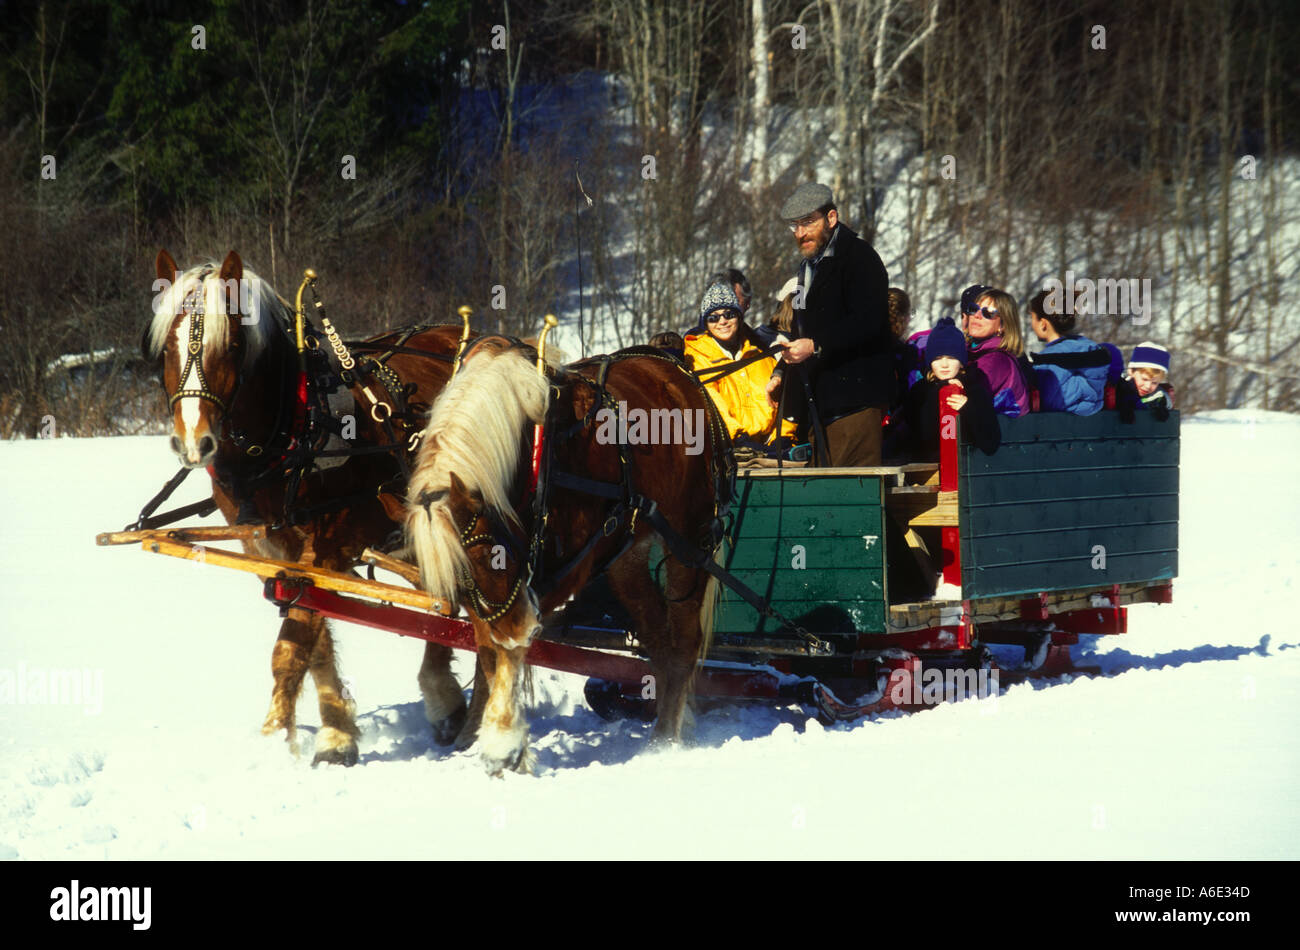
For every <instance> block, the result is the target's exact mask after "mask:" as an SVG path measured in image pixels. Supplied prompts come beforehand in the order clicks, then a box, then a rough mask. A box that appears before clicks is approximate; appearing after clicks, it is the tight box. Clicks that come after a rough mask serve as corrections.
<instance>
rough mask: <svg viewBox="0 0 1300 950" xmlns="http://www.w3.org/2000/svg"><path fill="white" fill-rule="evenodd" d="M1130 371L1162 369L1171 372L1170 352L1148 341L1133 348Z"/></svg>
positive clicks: (1129, 362)
mask: <svg viewBox="0 0 1300 950" xmlns="http://www.w3.org/2000/svg"><path fill="white" fill-rule="evenodd" d="M1128 365H1129V369H1133V368H1134V367H1137V368H1139V369H1162V370H1164V371H1165V372H1166V373H1168V372H1169V351H1168V350H1166V349H1165V348H1164V347H1163V346H1161V345H1160V344H1159V343H1152V342H1151V341H1150V340H1147V341H1145V342H1143V343H1139V344H1138V345H1137V346H1135V347H1133V355H1132V356H1131V357H1129V361H1128Z"/></svg>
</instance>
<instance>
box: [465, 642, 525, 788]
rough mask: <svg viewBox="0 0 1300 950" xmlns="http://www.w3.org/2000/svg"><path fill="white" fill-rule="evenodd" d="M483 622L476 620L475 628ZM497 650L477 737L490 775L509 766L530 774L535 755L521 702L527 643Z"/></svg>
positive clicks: (500, 647) (498, 773)
mask: <svg viewBox="0 0 1300 950" xmlns="http://www.w3.org/2000/svg"><path fill="white" fill-rule="evenodd" d="M481 625H482V621H479V620H477V619H476V620H475V622H474V626H475V629H476V631H477V630H478V628H479V627H480V626H481ZM483 632H486V631H483ZM480 642H481V640H480ZM494 646H495V645H494ZM494 652H495V653H496V666H495V669H494V675H493V676H492V688H491V691H490V694H489V696H488V700H487V704H486V706H485V707H484V709H483V724H482V727H481V728H480V729H479V736H478V745H479V750H480V752H481V754H482V756H483V764H484V766H485V767H486V768H487V770H488V774H489V775H500V774H501V773H502V772H504V771H505V770H506V769H513V770H514V771H516V772H523V773H524V774H531V773H532V771H533V767H534V765H535V764H536V757H535V756H534V755H533V753H532V752H531V751H530V750H529V748H528V719H527V717H526V716H525V715H524V709H523V705H522V703H520V701H519V695H520V686H521V685H522V680H523V673H524V668H525V663H524V657H525V656H527V654H528V645H527V644H526V643H525V644H524V645H522V646H514V645H510V646H495V651H494Z"/></svg>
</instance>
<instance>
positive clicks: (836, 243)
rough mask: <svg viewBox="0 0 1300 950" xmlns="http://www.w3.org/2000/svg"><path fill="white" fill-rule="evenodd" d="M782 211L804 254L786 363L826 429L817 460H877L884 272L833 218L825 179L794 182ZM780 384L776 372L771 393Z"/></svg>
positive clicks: (884, 342) (886, 352) (887, 341)
mask: <svg viewBox="0 0 1300 950" xmlns="http://www.w3.org/2000/svg"><path fill="white" fill-rule="evenodd" d="M781 217H782V218H784V219H785V220H786V221H787V222H788V224H789V226H790V230H791V232H793V234H794V238H795V243H796V244H797V245H798V248H799V255H800V257H801V258H802V261H801V263H800V267H799V285H800V287H801V292H800V293H797V294H796V297H795V311H794V339H793V340H792V341H791V343H790V344H789V346H788V347H787V348H786V350H785V362H786V363H788V364H791V366H792V367H796V368H797V370H799V371H802V372H803V373H805V374H806V378H807V381H808V383H809V384H810V386H811V389H812V394H813V402H814V403H815V404H816V407H817V415H818V418H819V419H820V421H821V428H822V431H823V432H824V434H825V445H824V446H823V447H822V449H821V450H820V451H819V452H818V454H819V456H820V457H821V462H822V464H823V465H833V466H860V465H879V464H880V460H881V451H880V445H881V420H882V419H883V417H884V414H885V412H887V411H888V409H889V405H890V403H891V401H892V400H893V397H894V372H893V363H892V355H891V353H892V349H891V347H892V343H893V339H892V337H891V335H890V330H889V274H888V272H886V270H885V265H884V263H883V262H882V261H881V260H880V255H878V254H877V253H876V252H875V249H874V248H872V246H871V245H870V244H868V243H867V242H866V241H864V240H862V238H860V237H858V235H857V234H855V233H854V232H853V231H851V230H850V229H849V228H848V227H847V226H846V225H844V224H843V223H842V222H841V221H840V220H839V213H838V212H837V211H836V208H835V199H834V196H833V195H832V194H831V190H830V189H829V188H827V187H826V186H825V185H821V184H815V183H812V182H809V183H806V184H803V185H800V186H799V187H798V188H797V189H795V192H794V194H792V195H791V196H790V197H789V198H788V199H786V202H785V204H784V205H782V206H781ZM801 297H802V300H801V299H800V298H801ZM801 303H802V307H801V306H800V304H801ZM779 385H780V378H779V375H778V376H774V378H773V380H772V382H771V383H769V385H768V392H769V395H770V394H771V393H774V392H775V391H776V388H777V386H779ZM792 397H793V398H798V397H799V392H798V389H797V388H796V389H794V390H793V391H792V392H791V393H790V394H789V395H787V397H786V398H787V400H789V399H790V398H792Z"/></svg>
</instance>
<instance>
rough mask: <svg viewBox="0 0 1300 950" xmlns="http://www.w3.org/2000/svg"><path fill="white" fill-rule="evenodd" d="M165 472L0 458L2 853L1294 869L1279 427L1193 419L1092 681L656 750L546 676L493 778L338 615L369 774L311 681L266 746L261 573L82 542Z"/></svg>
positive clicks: (406, 662)
mask: <svg viewBox="0 0 1300 950" xmlns="http://www.w3.org/2000/svg"><path fill="white" fill-rule="evenodd" d="M170 459H171V456H170V453H169V452H168V450H167V447H166V443H165V440H164V439H162V438H160V437H142V438H120V439H84V440H82V439H66V440H58V441H29V442H12V443H5V444H0V472H2V473H3V484H4V491H3V493H2V494H0V857H4V858H18V859H96V858H112V859H133V858H309V859H332V858H369V859H377V858H437V859H449V858H466V857H472V858H499V857H540V858H546V857H573V858H579V857H581V858H664V857H686V858H694V857H700V858H705V857H747V858H776V857H835V858H865V859H872V860H878V859H916V858H925V859H941V858H989V857H993V858H1015V857H1023V858H1085V859H1086V858H1101V859H1110V858H1205V859H1215V858H1230V857H1246V858H1296V857H1300V807H1298V806H1300V792H1297V788H1298V787H1300V782H1298V781H1297V779H1300V767H1298V765H1300V762H1298V760H1297V752H1296V749H1297V743H1298V741H1300V740H1297V736H1300V704H1298V703H1297V696H1298V695H1300V649H1297V647H1300V632H1298V631H1297V630H1296V628H1294V627H1293V626H1291V624H1292V621H1291V620H1290V619H1289V618H1290V616H1291V614H1292V612H1293V611H1295V610H1296V604H1295V597H1296V596H1297V594H1298V593H1300V591H1298V590H1297V585H1296V584H1295V577H1296V575H1297V567H1300V563H1298V562H1300V545H1298V544H1297V541H1296V538H1295V531H1296V529H1297V526H1298V525H1300V517H1297V516H1298V515H1300V493H1297V492H1296V491H1295V489H1294V488H1293V487H1291V485H1292V481H1293V479H1294V473H1295V471H1296V469H1297V463H1298V462H1300V419H1297V418H1296V417H1292V416H1282V415H1278V414H1268V413H1246V412H1224V413H1212V414H1207V415H1202V416H1199V417H1195V418H1188V419H1185V420H1184V428H1183V445H1182V505H1181V519H1182V520H1181V535H1180V577H1179V579H1178V581H1177V582H1176V583H1175V585H1174V591H1175V594H1174V599H1175V602H1174V603H1173V604H1172V605H1168V606H1155V605H1144V606H1141V607H1137V608H1134V609H1132V611H1131V613H1130V618H1129V619H1130V625H1129V626H1130V630H1129V633H1128V634H1127V635H1125V636H1122V637H1110V638H1103V637H1085V638H1083V639H1084V640H1085V642H1084V643H1083V644H1081V646H1080V647H1079V648H1076V653H1077V654H1081V655H1082V656H1083V657H1084V658H1089V655H1091V656H1090V658H1091V660H1092V661H1093V662H1096V663H1100V665H1101V666H1102V667H1103V669H1104V671H1105V673H1106V675H1105V676H1103V677H1099V678H1085V677H1076V678H1073V679H1072V678H1069V677H1062V678H1059V679H1057V680H1053V681H1048V682H1043V683H1035V684H1027V683H1024V684H1020V685H1015V686H1011V687H1007V688H1004V689H1003V691H1002V693H1001V695H1000V696H999V697H997V698H996V699H993V700H986V701H982V702H976V701H968V702H963V703H956V704H951V705H946V706H940V707H938V708H935V709H932V710H926V711H923V712H918V713H912V714H907V715H891V716H882V717H877V718H875V719H872V720H868V721H863V722H858V723H855V724H852V725H845V726H837V727H835V728H832V729H825V728H823V727H822V726H820V725H819V724H818V723H817V722H816V721H815V720H813V719H810V718H809V717H808V716H807V715H806V714H805V713H804V712H803V711H802V710H800V709H799V708H797V707H788V708H768V707H760V708H754V707H746V708H740V707H729V708H726V709H723V710H719V711H714V712H710V713H707V714H705V715H702V716H701V717H700V719H699V723H698V729H697V734H696V744H695V745H694V746H693V747H690V748H685V749H681V750H673V751H668V752H663V753H653V752H649V751H647V749H646V739H647V735H648V728H647V727H646V726H643V725H640V724H632V723H617V724H608V723H605V722H603V721H602V720H600V719H599V718H597V717H596V716H595V714H594V713H592V712H591V711H590V709H588V708H587V707H586V705H585V703H584V702H583V699H582V680H581V678H579V677H571V676H563V675H558V674H552V673H548V672H544V671H542V672H539V674H538V677H537V679H538V683H539V688H538V702H537V704H536V706H535V707H534V708H533V709H532V711H531V716H532V741H533V746H534V748H535V749H536V750H537V752H538V756H539V766H540V767H539V774H538V775H537V776H536V777H528V776H521V775H515V774H511V775H508V776H506V777H505V778H504V779H501V780H494V779H490V778H488V777H487V776H486V775H485V774H484V772H483V771H482V769H481V767H480V764H479V761H478V759H477V757H476V756H475V755H474V754H473V753H472V752H470V753H466V754H452V753H448V752H445V751H443V750H441V749H439V748H437V747H434V746H433V745H432V743H431V741H430V738H429V736H428V731H427V727H426V725H425V722H424V718H423V712H422V707H421V704H420V701H419V693H418V689H417V687H416V683H415V674H416V669H417V667H418V664H419V658H420V653H421V645H420V644H419V643H418V642H417V641H412V640H405V639H402V638H399V637H396V636H392V635H389V634H386V633H383V632H379V631H373V630H368V629H363V628H359V627H351V626H348V625H341V624H338V625H335V629H336V636H337V639H338V641H339V650H340V654H341V657H342V668H343V672H344V675H345V676H346V677H348V678H349V679H350V680H351V682H352V690H353V692H354V694H355V695H356V697H357V702H358V710H359V721H360V723H361V726H362V729H363V730H364V735H363V738H362V743H361V764H360V765H358V766H357V767H355V768H351V769H344V768H341V767H322V768H318V769H312V768H311V767H310V762H311V753H312V740H313V734H314V731H315V726H316V725H317V724H318V722H319V719H318V718H317V713H316V708H315V702H314V690H313V689H312V687H311V684H310V681H308V683H307V684H305V686H304V690H303V699H302V701H301V702H300V704H299V716H300V721H301V723H302V728H301V730H300V739H301V741H302V745H303V750H302V754H301V757H300V758H296V759H295V758H294V757H293V756H292V755H290V753H289V751H288V750H287V748H286V746H285V744H284V743H283V742H282V741H280V740H279V739H277V738H268V737H263V736H262V735H261V734H260V731H259V729H260V726H261V722H262V718H263V716H264V714H265V712H266V705H267V701H268V699H269V695H270V683H271V679H270V651H271V645H272V642H273V640H274V637H275V632H276V629H277V626H278V623H279V621H278V619H277V616H276V613H275V610H274V608H272V607H271V606H270V605H269V604H267V603H266V602H265V601H263V600H262V599H261V596H260V590H259V584H258V582H256V581H255V580H253V579H250V578H249V577H247V576H244V575H239V574H235V573H234V572H230V571H224V570H222V569H219V568H213V567H202V566H196V565H191V564H188V563H185V562H180V561H175V560H172V559H170V558H161V557H154V556H151V555H146V554H143V553H141V552H140V551H139V550H138V548H135V547H121V548H97V547H96V546H95V545H94V535H95V533H96V532H98V531H103V530H110V529H114V528H119V527H121V526H122V525H123V524H124V523H125V522H127V521H128V520H130V519H131V518H133V517H134V514H135V512H136V510H138V508H139V507H140V505H141V504H142V503H143V502H144V501H145V500H146V499H147V498H148V497H149V496H150V495H151V494H152V493H153V492H154V491H156V489H157V487H158V486H160V485H161V484H162V482H163V481H164V480H166V478H167V477H168V476H169V475H170V474H171V473H172V471H173V470H174V464H173V463H172V462H171V460H170ZM205 488H206V476H204V475H202V474H198V475H194V476H192V477H191V479H190V481H189V482H187V483H186V484H185V485H184V486H182V491H180V492H178V494H177V496H176V499H177V501H178V502H184V501H190V500H194V499H197V498H199V497H202V495H204V494H206V491H205ZM457 668H458V672H459V674H460V676H461V678H462V680H466V679H468V677H469V673H470V669H471V667H470V665H469V662H468V660H467V659H464V660H460V661H458V667H457ZM55 671H59V672H67V671H77V672H78V675H79V676H81V675H82V673H83V671H84V674H85V675H86V676H88V679H86V680H84V681H83V685H89V689H87V690H84V691H83V694H82V696H81V697H80V698H81V702H80V704H72V703H67V704H50V703H48V702H46V703H40V702H32V701H31V700H32V698H33V697H32V695H31V693H30V692H29V690H28V687H29V686H35V685H36V684H38V683H40V682H46V683H49V681H50V677H51V675H52V673H53V672H55ZM6 682H7V684H8V691H5V684H6ZM97 682H98V683H99V684H101V685H100V687H99V688H96V685H95V684H96V683H97ZM36 698H37V699H39V695H38V696H37V697H36ZM47 698H48V694H47Z"/></svg>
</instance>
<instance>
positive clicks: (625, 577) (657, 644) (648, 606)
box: [608, 537, 704, 741]
mask: <svg viewBox="0 0 1300 950" xmlns="http://www.w3.org/2000/svg"><path fill="white" fill-rule="evenodd" d="M649 544H650V541H649V538H648V537H647V538H645V539H643V540H642V541H640V542H638V543H637V544H636V546H635V547H633V548H632V549H631V550H629V551H628V552H627V553H626V554H624V555H623V556H622V557H621V558H619V559H618V560H617V561H615V562H614V563H613V564H612V565H611V566H610V568H609V571H608V576H609V586H610V589H611V590H612V591H613V592H614V596H616V597H617V598H618V599H619V601H620V602H622V604H623V606H624V607H626V608H627V609H628V611H629V612H630V613H631V614H632V619H633V621H634V622H635V624H636V629H637V634H638V636H639V637H640V638H641V642H642V643H644V644H645V648H646V653H648V654H649V656H650V668H651V670H652V671H653V675H654V690H655V709H656V720H655V730H654V737H655V739H656V740H668V741H676V740H677V739H680V738H681V733H682V717H683V714H684V710H685V706H686V700H687V697H688V695H689V693H690V684H691V678H692V676H693V675H694V672H695V660H696V657H697V656H698V655H699V649H700V644H701V642H702V637H701V635H700V629H701V628H700V616H699V610H700V604H701V603H702V602H703V594H702V591H703V587H704V585H703V583H701V584H700V585H699V593H697V592H696V591H694V590H692V587H691V584H690V581H689V580H688V579H687V578H688V575H689V576H690V577H693V575H694V574H695V573H696V572H695V571H693V570H692V569H690V568H684V567H682V566H681V565H680V564H678V562H677V561H676V559H674V558H669V559H668V561H667V566H668V569H669V573H668V581H669V583H668V589H669V592H670V593H673V592H676V596H679V597H680V596H685V597H686V600H684V601H682V602H681V603H670V602H669V601H668V600H667V599H666V598H665V597H664V594H663V592H662V591H660V590H659V588H658V586H656V584H655V582H654V579H653V578H652V577H651V576H650V565H649Z"/></svg>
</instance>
